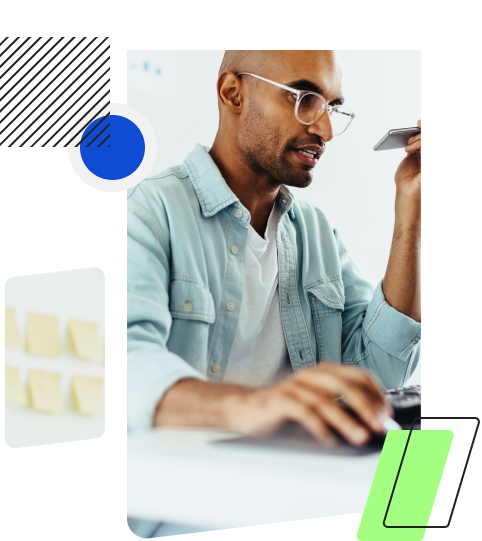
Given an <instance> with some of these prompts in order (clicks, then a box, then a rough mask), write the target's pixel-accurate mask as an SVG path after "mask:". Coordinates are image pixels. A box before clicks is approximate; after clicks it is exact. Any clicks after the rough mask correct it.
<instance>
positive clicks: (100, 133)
mask: <svg viewBox="0 0 482 541" xmlns="http://www.w3.org/2000/svg"><path fill="white" fill-rule="evenodd" d="M109 126H110V122H109V124H107V126H106V127H105V128H104V129H103V130H102V131H100V132H99V133H98V134H97V135H96V136H95V137H94V138H93V139H92V141H91V142H90V143H89V144H88V145H85V146H86V147H90V145H91V144H92V143H93V142H94V141H95V140H96V139H97V137H99V135H102V134H103V133H104V132H105V130H106V129H107V128H108V127H109ZM109 135H110V134H109ZM101 144H102V143H101ZM77 146H78V145H77ZM97 146H100V145H97Z"/></svg>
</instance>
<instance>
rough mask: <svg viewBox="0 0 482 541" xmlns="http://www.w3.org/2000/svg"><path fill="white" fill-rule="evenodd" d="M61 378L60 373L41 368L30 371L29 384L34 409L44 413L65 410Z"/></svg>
mask: <svg viewBox="0 0 482 541" xmlns="http://www.w3.org/2000/svg"><path fill="white" fill-rule="evenodd" d="M60 378H61V376H60V374H54V373H51V372H42V371H40V370H30V371H29V373H28V384H27V386H28V391H29V395H30V401H31V403H32V408H33V409H35V410H37V411H42V412H44V413H63V412H64V410H65V407H64V398H63V396H62V391H61V389H60Z"/></svg>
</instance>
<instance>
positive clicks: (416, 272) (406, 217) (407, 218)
mask: <svg viewBox="0 0 482 541" xmlns="http://www.w3.org/2000/svg"><path fill="white" fill-rule="evenodd" d="M406 207H407V205H406V204H404V202H403V201H402V202H400V201H399V199H398V198H397V201H396V204H395V227H394V231H393V239H392V246H391V250H390V257H389V260H388V265H387V271H386V273H385V278H384V280H383V293H384V295H385V298H386V300H387V302H388V303H389V304H390V305H391V306H393V308H395V309H396V310H398V311H399V312H401V313H402V314H405V315H406V316H408V317H410V318H412V319H413V320H415V321H418V322H420V321H421V293H420V254H421V221H420V208H419V206H418V205H413V204H412V205H411V206H410V207H409V208H406Z"/></svg>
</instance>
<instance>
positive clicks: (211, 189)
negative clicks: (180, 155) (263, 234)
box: [184, 143, 295, 225]
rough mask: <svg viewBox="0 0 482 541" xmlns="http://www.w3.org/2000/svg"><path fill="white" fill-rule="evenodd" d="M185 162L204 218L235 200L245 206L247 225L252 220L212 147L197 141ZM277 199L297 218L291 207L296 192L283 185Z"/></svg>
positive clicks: (281, 206) (281, 205)
mask: <svg viewBox="0 0 482 541" xmlns="http://www.w3.org/2000/svg"><path fill="white" fill-rule="evenodd" d="M184 165H185V167H186V169H187V171H188V173H189V177H190V179H191V182H192V185H193V187H194V190H195V192H196V195H197V198H198V200H199V204H200V205H201V210H202V213H203V216H204V217H205V218H209V217H211V216H214V215H215V214H217V213H218V212H219V211H220V210H223V209H224V208H226V207H228V206H229V205H232V204H233V203H235V204H236V205H235V206H236V207H237V208H240V209H242V210H243V211H244V213H245V220H243V221H245V225H247V224H249V221H250V216H249V212H248V211H247V209H245V208H244V207H243V206H242V205H241V203H240V202H239V199H238V198H237V197H236V195H235V194H234V192H233V191H232V190H231V188H230V187H229V186H228V185H227V183H226V181H225V180H224V178H223V176H222V175H221V172H220V171H219V169H218V168H217V166H216V164H215V163H214V161H213V159H212V158H211V156H210V155H209V147H204V146H202V145H200V144H199V143H197V144H196V146H195V147H194V149H193V150H192V151H191V152H190V154H189V155H188V156H187V158H186V159H185V160H184ZM277 202H278V205H279V206H280V209H281V212H282V213H283V214H284V213H285V212H286V211H288V213H289V215H290V218H291V219H292V220H294V219H295V215H294V212H293V210H292V203H293V194H292V193H291V192H290V191H289V190H288V188H287V187H286V186H284V185H281V187H280V190H279V193H278V196H277ZM233 210H234V209H233Z"/></svg>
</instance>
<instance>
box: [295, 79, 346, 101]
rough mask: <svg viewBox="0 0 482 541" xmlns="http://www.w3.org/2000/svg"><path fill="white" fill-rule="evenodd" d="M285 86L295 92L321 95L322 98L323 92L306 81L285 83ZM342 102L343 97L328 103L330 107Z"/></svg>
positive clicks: (314, 84) (315, 85)
mask: <svg viewBox="0 0 482 541" xmlns="http://www.w3.org/2000/svg"><path fill="white" fill-rule="evenodd" d="M286 86H291V87H293V88H296V90H309V91H310V92H316V93H317V94H321V95H322V96H323V90H322V89H321V88H320V87H319V86H318V85H317V84H316V83H313V82H312V81H309V80H308V79H298V80H297V81H292V82H291V83H287V84H286ZM344 101H345V98H343V97H342V98H336V99H335V100H332V101H331V102H330V105H342V104H343V103H344Z"/></svg>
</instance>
